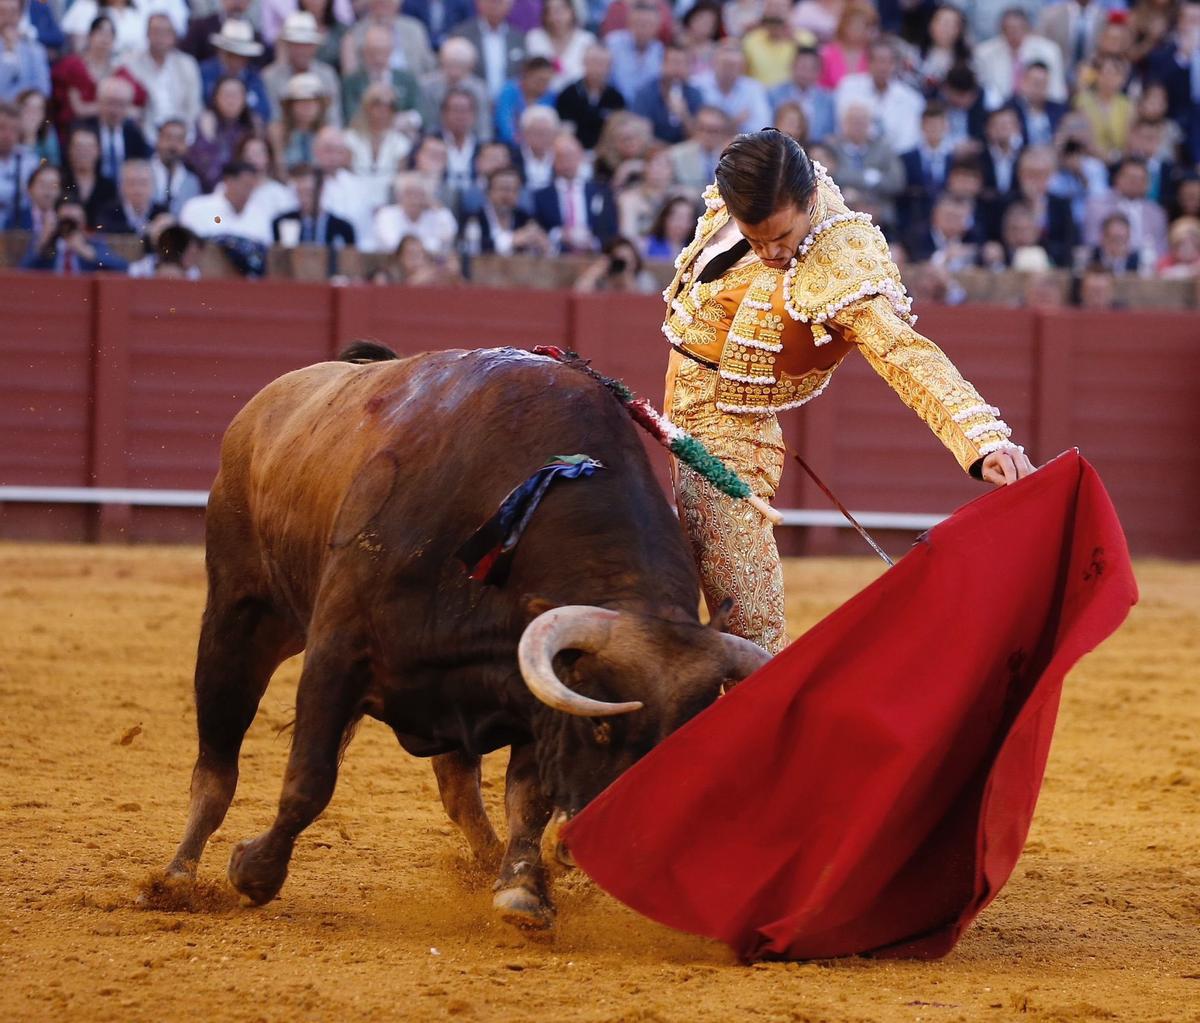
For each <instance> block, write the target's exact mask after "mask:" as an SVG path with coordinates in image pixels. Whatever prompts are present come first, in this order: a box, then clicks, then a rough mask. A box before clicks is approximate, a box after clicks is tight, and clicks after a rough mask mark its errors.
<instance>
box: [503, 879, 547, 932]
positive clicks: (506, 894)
mask: <svg viewBox="0 0 1200 1023" xmlns="http://www.w3.org/2000/svg"><path fill="white" fill-rule="evenodd" d="M492 908H493V909H495V910H496V912H498V913H499V914H500V919H502V920H503V921H504V922H505V923H506V924H512V925H513V926H514V927H520V928H521V929H522V930H528V931H544V930H546V929H547V928H548V927H551V926H552V925H553V924H554V906H553V905H551V903H550V901H549V900H548V899H546V898H544V897H543V896H540V895H537V894H535V893H534V892H531V891H530V890H529V889H528V888H522V887H521V886H519V885H516V886H514V887H512V888H501V889H500V891H498V892H496V894H495V897H494V898H493V899H492Z"/></svg>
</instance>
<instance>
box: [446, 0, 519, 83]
mask: <svg viewBox="0 0 1200 1023" xmlns="http://www.w3.org/2000/svg"><path fill="white" fill-rule="evenodd" d="M512 5H513V0H476V2H475V8H476V10H477V11H478V16H477V17H474V18H471V19H470V20H469V21H464V22H463V23H462V24H461V25H459V26H458V27H457V28H455V29H453V30H452V31H451V32H450V35H451V36H452V37H455V36H457V37H461V38H463V39H467V40H469V41H470V42H471V43H472V44H473V45H474V47H475V51H476V52H477V53H478V54H479V75H480V77H481V78H482V79H483V80H484V82H485V84H486V85H487V90H488V95H489V96H490V97H491V98H492V102H495V100H496V97H497V96H499V95H500V90H501V89H502V88H504V83H505V82H507V81H508V80H509V79H510V78H515V77H516V75H517V72H518V71H519V70H520V68H521V65H522V64H523V63H524V61H525V37H524V36H523V35H521V33H520V32H518V31H517V30H516V29H515V28H513V27H512V26H511V25H510V24H509V23H508V14H509V12H510V11H511V10H512Z"/></svg>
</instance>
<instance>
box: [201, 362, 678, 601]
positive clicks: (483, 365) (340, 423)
mask: <svg viewBox="0 0 1200 1023" xmlns="http://www.w3.org/2000/svg"><path fill="white" fill-rule="evenodd" d="M577 453H579V454H588V455H591V456H592V457H595V458H598V459H600V460H601V461H603V462H604V463H605V464H606V466H607V467H608V468H606V470H605V471H604V472H603V473H601V474H599V475H598V476H597V477H595V478H593V479H592V480H589V481H588V483H587V485H586V487H581V488H575V487H570V488H561V491H560V492H558V493H555V492H553V491H552V493H551V495H550V496H549V497H548V498H547V501H546V507H547V510H546V511H545V512H539V516H540V517H541V518H542V519H543V521H549V520H552V519H553V518H556V517H561V518H563V519H564V520H569V521H570V523H571V525H570V526H569V527H566V528H569V529H570V531H571V532H573V533H574V534H576V535H579V534H582V535H584V536H587V535H588V534H590V533H603V532H604V531H605V530H606V526H607V524H608V522H609V520H610V518H611V517H612V516H616V517H618V518H619V517H620V516H621V514H622V512H621V506H622V505H624V506H628V505H629V502H630V501H633V502H635V503H638V502H640V504H641V505H643V506H644V507H639V508H638V509H637V510H636V512H635V514H636V515H637V516H638V517H639V519H641V520H642V527H643V532H644V533H645V534H646V535H648V536H652V535H655V534H662V533H663V532H664V530H665V532H666V533H667V534H669V535H670V536H675V535H676V534H677V533H678V530H677V527H675V526H674V523H673V519H671V517H670V512H669V508H668V507H667V505H666V502H665V501H664V500H663V498H662V495H661V493H659V492H658V489H657V485H656V483H655V482H654V480H653V477H652V474H651V473H650V472H649V468H648V464H647V463H646V459H645V455H644V452H643V450H642V448H641V444H640V442H639V441H638V439H637V436H636V433H635V432H634V429H633V427H632V424H631V423H630V421H629V420H628V418H627V416H626V415H625V413H624V411H623V410H622V409H621V407H620V405H619V403H618V402H616V401H614V400H613V399H612V397H611V396H610V395H608V394H607V393H606V392H605V391H604V390H603V389H602V388H600V387H598V386H597V385H596V384H594V383H593V382H591V381H590V380H588V379H587V378H586V377H585V376H583V375H582V374H580V373H579V372H577V371H576V370H574V369H570V368H568V367H564V366H560V365H558V364H557V363H554V362H553V361H551V360H549V359H546V358H543V357H540V356H533V355H531V354H529V353H528V352H521V351H517V350H513V349H484V350H478V351H444V352H433V353H428V354H425V355H418V356H413V357H412V358H408V359H402V360H395V361H387V362H379V363H371V364H366V365H351V364H348V363H321V364H318V365H315V366H310V367H307V368H306V369H302V370H297V371H296V372H294V373H289V374H287V375H286V376H284V377H281V378H280V379H278V380H276V381H274V382H273V383H271V384H269V385H268V386H267V387H266V388H264V389H263V391H261V392H260V393H259V394H258V395H256V396H255V398H253V399H252V400H251V402H250V403H249V404H248V405H247V406H246V408H245V409H244V410H243V411H242V412H241V413H239V415H238V416H237V418H236V419H235V420H234V422H233V423H232V424H231V426H230V428H229V430H228V432H227V434H226V438H225V442H224V444H223V447H222V460H221V470H220V474H219V476H218V481H217V484H216V485H215V486H214V496H213V501H212V504H211V505H210V508H212V509H213V510H212V512H210V515H217V516H220V515H221V513H222V512H221V509H222V508H224V509H225V510H226V511H227V512H228V511H232V512H234V514H235V516H236V517H237V518H238V520H239V521H240V522H243V523H244V524H245V525H246V526H248V527H249V528H250V530H251V531H252V535H250V536H248V537H247V542H249V543H251V544H252V545H253V546H255V547H256V548H257V553H258V555H259V556H260V557H261V558H262V559H263V561H264V563H265V564H267V565H268V566H269V568H270V571H271V572H272V573H274V576H275V577H276V578H275V581H277V582H279V588H280V589H286V590H287V591H288V593H289V596H290V598H291V600H292V602H293V603H294V604H298V605H300V606H298V607H297V610H298V611H300V612H301V613H303V612H304V611H305V610H306V609H308V610H310V609H311V606H312V602H313V600H314V599H315V595H316V590H317V587H318V585H319V581H320V577H321V572H322V568H323V565H324V564H325V562H326V560H327V559H328V558H329V557H333V556H337V551H338V550H340V549H341V548H340V547H339V544H338V543H333V542H332V541H334V540H336V539H338V536H339V533H346V534H347V535H348V536H353V535H354V534H355V532H356V531H357V530H359V528H360V527H362V526H365V524H366V523H367V521H368V520H369V519H370V517H371V516H372V515H373V514H382V515H383V516H384V517H385V518H386V519H387V522H386V524H385V527H384V528H383V529H382V533H386V537H383V536H382V535H381V536H378V537H375V536H374V535H373V538H372V539H370V540H369V541H364V544H363V545H364V547H366V548H370V549H372V550H375V549H377V548H378V547H379V546H380V544H383V546H384V547H386V551H385V555H384V556H386V557H388V558H390V560H391V563H392V564H391V568H390V569H389V570H390V571H393V572H394V571H397V570H399V571H403V570H404V568H405V566H406V565H410V564H411V563H413V562H414V561H417V560H420V559H425V561H424V564H426V565H433V566H437V565H440V564H442V563H444V562H445V561H446V560H447V559H449V558H450V557H451V556H452V552H453V550H454V549H455V548H456V547H457V546H458V545H459V544H460V543H461V542H462V540H463V539H465V537H466V536H468V535H469V534H470V532H471V531H472V530H473V529H474V528H475V527H477V526H478V525H480V524H481V523H482V522H483V521H484V520H485V519H486V518H487V517H488V516H490V515H491V514H492V513H493V512H494V511H495V510H496V508H497V507H498V504H499V502H500V501H501V500H502V499H503V497H504V495H505V494H507V493H508V491H509V490H511V489H512V488H513V487H514V486H516V485H517V484H519V483H520V482H521V481H522V480H523V479H525V478H526V477H527V476H528V475H529V473H531V472H533V471H534V470H536V469H537V467H538V466H540V465H542V464H544V462H545V461H546V460H547V459H549V458H550V457H552V456H554V455H556V454H577ZM584 491H586V493H585V492H584ZM385 505H386V508H385ZM556 509H557V511H556ZM564 525H565V523H564ZM656 525H657V526H659V527H662V528H655V526H656ZM210 539H211V530H210ZM341 539H342V540H345V539H346V537H341ZM536 542H537V541H536V539H531V540H530V541H529V542H528V543H527V546H529V547H530V548H533V547H534V546H535V544H536ZM210 546H211V543H210ZM681 550H682V548H681ZM684 560H685V561H686V560H687V559H686V556H685V558H684ZM420 571H426V569H420ZM431 581H432V580H431Z"/></svg>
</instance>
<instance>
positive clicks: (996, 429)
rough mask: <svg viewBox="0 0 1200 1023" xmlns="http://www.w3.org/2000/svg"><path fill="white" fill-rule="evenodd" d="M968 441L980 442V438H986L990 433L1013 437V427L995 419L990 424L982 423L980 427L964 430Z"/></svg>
mask: <svg viewBox="0 0 1200 1023" xmlns="http://www.w3.org/2000/svg"><path fill="white" fill-rule="evenodd" d="M963 433H964V434H965V435H966V438H967V440H978V439H979V438H980V437H986V436H987V435H988V434H989V433H1002V434H1004V436H1005V437H1011V436H1012V427H1011V426H1009V425H1008V423H1006V422H1005V421H1004V420H1003V419H995V420H992V421H991V422H988V423H980V424H979V425H978V426H972V427H971V428H970V429H969V430H964V431H963Z"/></svg>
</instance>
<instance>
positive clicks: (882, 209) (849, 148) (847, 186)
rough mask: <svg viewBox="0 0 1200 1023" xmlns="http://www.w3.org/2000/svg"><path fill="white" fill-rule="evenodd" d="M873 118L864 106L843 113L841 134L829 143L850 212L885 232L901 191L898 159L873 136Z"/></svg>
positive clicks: (852, 106) (893, 218)
mask: <svg viewBox="0 0 1200 1023" xmlns="http://www.w3.org/2000/svg"><path fill="white" fill-rule="evenodd" d="M873 126H874V115H873V114H872V112H871V108H870V107H868V106H867V105H866V104H864V103H852V104H850V106H848V107H847V108H846V109H845V110H844V111H843V112H842V123H841V131H840V132H838V134H837V135H835V136H834V137H833V138H832V139H829V140H828V145H829V148H830V149H831V150H832V151H833V153H834V156H835V157H836V158H837V162H838V175H837V183H838V184H839V185H840V186H841V188H842V192H843V193H845V196H846V204H847V205H848V206H849V207H850V208H851V209H853V210H860V211H862V212H863V213H870V214H871V215H872V216H873V217H874V218H875V222H876V223H877V224H879V226H880V227H882V228H884V229H885V230H887V229H888V228H891V227H894V226H895V223H896V198H897V197H898V196H899V195H900V193H901V192H902V191H903V190H904V167H903V164H901V162H900V157H899V156H897V155H896V154H895V153H893V152H892V149H891V147H890V146H889V145H888V144H887V143H886V142H885V141H884V140H883V139H880V138H875V137H873V135H872V129H873Z"/></svg>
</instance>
